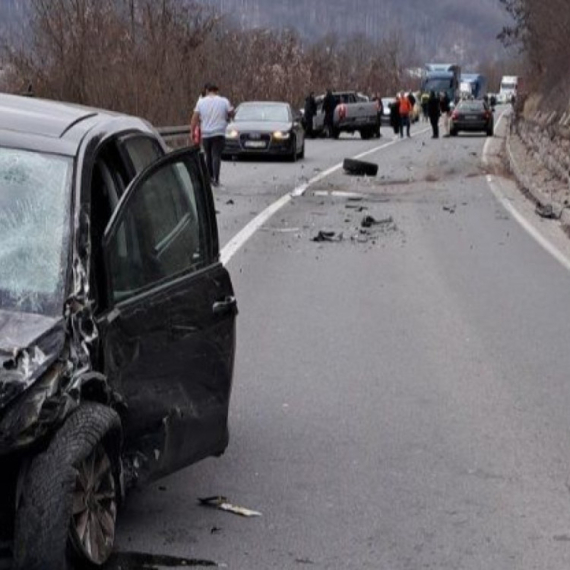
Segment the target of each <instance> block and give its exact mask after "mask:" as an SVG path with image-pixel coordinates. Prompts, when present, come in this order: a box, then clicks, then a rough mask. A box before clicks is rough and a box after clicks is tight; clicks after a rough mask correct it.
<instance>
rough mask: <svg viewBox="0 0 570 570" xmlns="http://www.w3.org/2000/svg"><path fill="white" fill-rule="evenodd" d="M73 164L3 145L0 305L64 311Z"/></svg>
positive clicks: (0, 152) (50, 312)
mask: <svg viewBox="0 0 570 570" xmlns="http://www.w3.org/2000/svg"><path fill="white" fill-rule="evenodd" d="M72 166H73V163H72V160H71V159H69V158H64V157H59V156H55V155H49V154H42V153H39V152H30V151H25V150H17V149H11V148H2V147H0V309H5V310H12V311H20V312H29V313H40V314H46V315H53V316H56V315H57V314H58V313H59V314H61V312H62V308H63V295H64V293H63V288H64V275H65V270H66V263H65V262H66V250H67V247H66V245H67V243H68V240H69V200H70V195H71V192H70V189H69V186H70V184H71V170H72Z"/></svg>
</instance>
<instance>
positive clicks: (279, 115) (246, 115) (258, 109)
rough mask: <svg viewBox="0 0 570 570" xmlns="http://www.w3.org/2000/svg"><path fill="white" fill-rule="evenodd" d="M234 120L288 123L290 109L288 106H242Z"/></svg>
mask: <svg viewBox="0 0 570 570" xmlns="http://www.w3.org/2000/svg"><path fill="white" fill-rule="evenodd" d="M234 120H235V121H272V122H276V123H287V122H289V121H290V118H289V109H288V108H287V106H286V105H263V104H261V105H240V106H239V107H238V108H237V111H236V115H235V119H234Z"/></svg>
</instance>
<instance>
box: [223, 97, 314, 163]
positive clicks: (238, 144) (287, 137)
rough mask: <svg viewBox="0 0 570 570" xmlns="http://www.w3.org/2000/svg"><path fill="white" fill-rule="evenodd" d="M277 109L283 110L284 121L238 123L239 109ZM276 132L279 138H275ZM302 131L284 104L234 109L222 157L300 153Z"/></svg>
mask: <svg viewBox="0 0 570 570" xmlns="http://www.w3.org/2000/svg"><path fill="white" fill-rule="evenodd" d="M256 105H259V106H263V107H272V106H273V107H280V108H283V109H285V110H286V114H287V117H288V118H287V120H285V121H283V120H277V121H276V120H250V119H246V120H240V108H241V109H243V108H245V107H254V106H256ZM276 133H281V134H282V135H283V136H281V137H277V136H276ZM304 140H305V136H304V129H303V127H302V125H301V122H300V121H298V120H296V119H295V117H294V116H293V110H292V109H291V107H290V105H288V104H287V103H274V102H248V103H243V104H242V105H240V106H239V107H238V108H237V110H236V117H235V120H234V121H232V122H231V123H230V124H229V126H228V128H227V130H226V142H225V147H224V155H225V156H240V155H266V156H267V155H274V156H292V155H293V153H295V154H297V155H298V154H301V153H302V150H303V147H304Z"/></svg>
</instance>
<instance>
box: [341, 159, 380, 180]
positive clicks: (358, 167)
mask: <svg viewBox="0 0 570 570" xmlns="http://www.w3.org/2000/svg"><path fill="white" fill-rule="evenodd" d="M342 167H343V168H344V170H345V172H347V173H348V174H355V175H357V176H376V175H377V174H378V165H377V164H374V163H373V162H366V161H364V160H356V159H354V158H345V159H344V162H343V163H342Z"/></svg>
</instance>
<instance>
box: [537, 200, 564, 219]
mask: <svg viewBox="0 0 570 570" xmlns="http://www.w3.org/2000/svg"><path fill="white" fill-rule="evenodd" d="M535 211H536V213H537V214H538V215H539V216H540V217H541V218H545V219H546V220H558V219H560V216H557V215H556V213H555V212H554V208H553V207H552V204H541V203H540V202H537V204H536V210H535Z"/></svg>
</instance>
